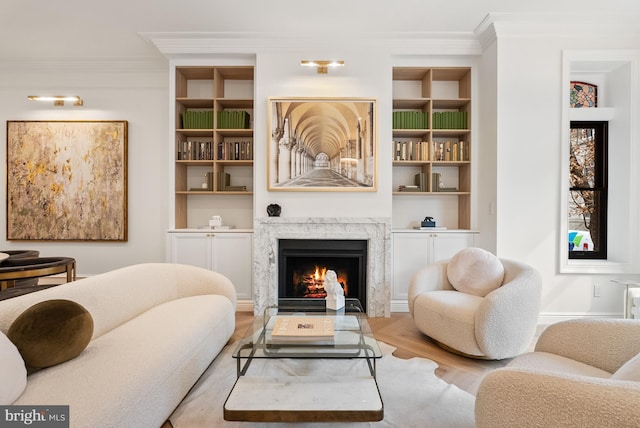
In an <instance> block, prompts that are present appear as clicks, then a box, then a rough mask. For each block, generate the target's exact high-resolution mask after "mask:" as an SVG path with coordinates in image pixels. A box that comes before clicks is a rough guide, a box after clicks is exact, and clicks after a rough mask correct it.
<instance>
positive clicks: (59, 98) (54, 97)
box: [27, 95, 84, 107]
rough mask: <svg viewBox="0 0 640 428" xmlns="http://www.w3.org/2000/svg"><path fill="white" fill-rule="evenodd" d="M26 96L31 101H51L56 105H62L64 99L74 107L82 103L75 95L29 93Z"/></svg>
mask: <svg viewBox="0 0 640 428" xmlns="http://www.w3.org/2000/svg"><path fill="white" fill-rule="evenodd" d="M27 98H28V99H30V100H31V101H45V102H53V105H54V106H56V107H61V106H63V105H64V102H65V101H68V102H72V103H73V105H74V106H76V107H81V106H83V105H84V101H83V100H82V98H80V97H79V96H77V95H29V96H28V97H27Z"/></svg>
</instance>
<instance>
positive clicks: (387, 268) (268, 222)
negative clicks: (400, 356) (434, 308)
mask: <svg viewBox="0 0 640 428" xmlns="http://www.w3.org/2000/svg"><path fill="white" fill-rule="evenodd" d="M253 230H254V236H253V237H254V249H253V250H254V258H253V272H254V273H253V275H254V278H253V284H254V290H253V296H254V297H253V304H254V306H253V307H254V313H255V314H256V315H259V314H261V313H262V312H263V311H264V309H265V308H266V307H268V306H272V305H275V304H277V301H278V240H279V239H362V240H367V241H368V249H367V314H368V315H369V316H371V317H388V316H390V315H391V279H390V278H391V218H377V217H311V218H287V217H262V218H256V219H255V221H254V229H253Z"/></svg>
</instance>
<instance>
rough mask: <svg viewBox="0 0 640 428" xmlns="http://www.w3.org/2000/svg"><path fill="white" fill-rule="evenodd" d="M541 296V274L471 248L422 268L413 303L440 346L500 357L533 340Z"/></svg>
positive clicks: (415, 313)
mask: <svg viewBox="0 0 640 428" xmlns="http://www.w3.org/2000/svg"><path fill="white" fill-rule="evenodd" d="M540 295H541V280H540V275H539V274H538V272H537V271H536V270H535V269H533V268H532V267H530V266H528V265H526V264H524V263H521V262H517V261H513V260H507V259H499V258H497V257H496V256H494V255H493V254H491V253H489V252H488V251H486V250H482V249H480V248H467V249H464V250H462V251H460V252H459V253H457V254H455V255H454V256H453V257H452V258H451V259H450V260H443V261H439V262H436V263H434V264H431V265H428V266H426V267H424V268H423V269H421V270H420V271H418V272H417V273H416V274H415V275H414V276H413V278H412V280H411V283H410V285H409V302H408V303H409V311H410V313H411V316H412V317H413V319H414V322H415V324H416V326H417V328H418V329H419V330H420V331H421V332H423V333H424V334H426V335H427V336H429V337H431V338H432V339H434V340H435V341H436V342H437V343H438V344H439V345H440V346H441V347H443V348H445V349H448V350H450V351H453V352H456V353H459V354H462V355H465V356H468V357H473V358H481V359H492V360H500V359H504V358H511V357H514V356H516V355H519V354H521V353H522V352H525V351H526V349H527V348H528V346H529V345H530V344H531V340H532V339H533V337H534V335H535V331H536V327H537V323H538V313H539V310H540Z"/></svg>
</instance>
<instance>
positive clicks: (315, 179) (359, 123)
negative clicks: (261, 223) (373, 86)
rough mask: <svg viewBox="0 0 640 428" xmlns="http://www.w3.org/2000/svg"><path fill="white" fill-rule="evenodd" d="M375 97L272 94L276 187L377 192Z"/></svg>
mask: <svg viewBox="0 0 640 428" xmlns="http://www.w3.org/2000/svg"><path fill="white" fill-rule="evenodd" d="M375 115H376V102H375V100H373V99H368V98H354V99H344V98H340V99H338V98H307V99H305V98H270V99H269V149H268V150H269V151H268V154H269V156H268V162H269V165H268V168H267V170H268V177H269V190H272V191H278V190H280V191H285V190H287V191H335V190H340V191H376V190H377V155H376V152H377V130H376V116H375Z"/></svg>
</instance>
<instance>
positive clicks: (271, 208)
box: [267, 204, 281, 217]
mask: <svg viewBox="0 0 640 428" xmlns="http://www.w3.org/2000/svg"><path fill="white" fill-rule="evenodd" d="M280 211H281V208H280V205H278V204H270V205H268V206H267V214H268V215H269V217H280Z"/></svg>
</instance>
